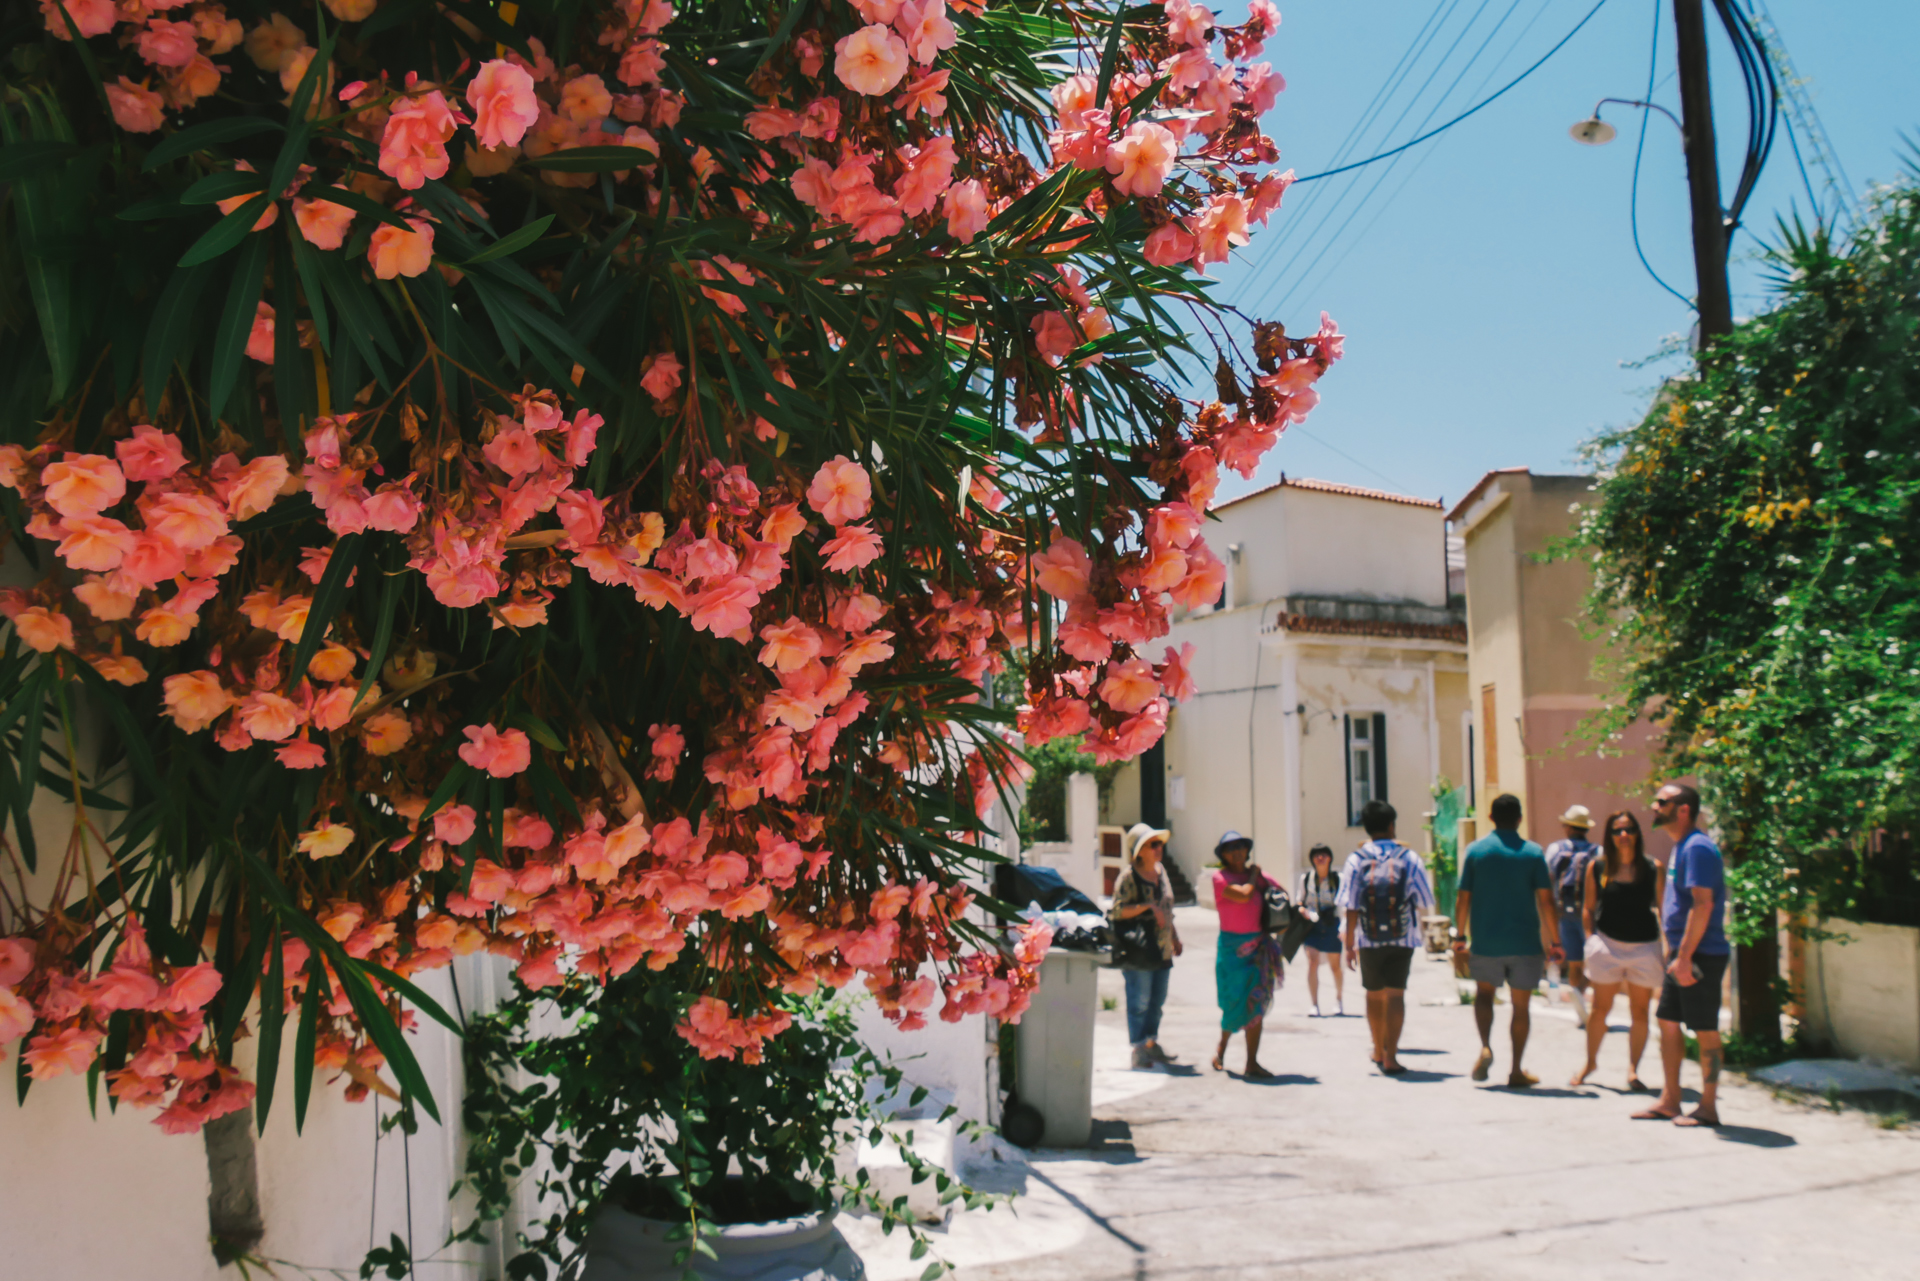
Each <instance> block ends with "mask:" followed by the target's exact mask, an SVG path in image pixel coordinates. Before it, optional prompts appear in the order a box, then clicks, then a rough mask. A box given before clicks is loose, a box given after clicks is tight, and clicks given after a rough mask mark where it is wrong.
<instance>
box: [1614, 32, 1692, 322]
mask: <svg viewBox="0 0 1920 1281" xmlns="http://www.w3.org/2000/svg"><path fill="white" fill-rule="evenodd" d="M1652 44H1653V47H1652V49H1651V51H1650V52H1649V53H1648V54H1647V95H1646V98H1645V99H1644V101H1646V102H1652V101H1653V87H1654V86H1653V77H1654V74H1655V73H1656V72H1657V71H1659V69H1660V6H1659V4H1658V3H1655V5H1654V6H1653V42H1652ZM1648 114H1649V113H1648V112H1647V111H1646V110H1644V109H1643V110H1642V111H1641V112H1640V140H1639V141H1638V142H1636V143H1635V144H1634V146H1633V187H1632V194H1631V195H1629V196H1628V197H1627V223H1628V225H1629V226H1630V227H1632V228H1633V252H1634V253H1636V254H1638V255H1639V256H1640V265H1641V266H1642V267H1645V268H1646V269H1647V274H1648V275H1649V276H1652V277H1653V279H1654V282H1655V283H1656V284H1658V285H1659V286H1660V287H1661V288H1662V289H1664V290H1666V291H1667V292H1668V293H1670V294H1672V295H1673V296H1674V297H1675V298H1678V299H1679V300H1680V304H1681V305H1682V306H1683V307H1685V308H1686V309H1687V310H1688V311H1692V310H1693V309H1694V307H1693V299H1691V298H1689V297H1687V296H1686V295H1685V294H1683V293H1681V292H1680V291H1679V290H1678V289H1675V288H1674V287H1673V286H1672V285H1670V284H1668V283H1667V282H1666V281H1665V280H1663V279H1661V277H1660V273H1659V272H1657V271H1655V270H1654V269H1653V264H1652V263H1650V262H1648V261H1647V251H1646V250H1645V249H1643V248H1641V247H1640V157H1641V155H1642V154H1643V153H1644V152H1645V151H1646V149H1647V116H1648Z"/></svg>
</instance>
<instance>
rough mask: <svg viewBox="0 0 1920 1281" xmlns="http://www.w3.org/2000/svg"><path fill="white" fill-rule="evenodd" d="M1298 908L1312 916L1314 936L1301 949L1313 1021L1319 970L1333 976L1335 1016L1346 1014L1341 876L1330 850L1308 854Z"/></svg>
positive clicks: (1318, 1012) (1317, 1003)
mask: <svg viewBox="0 0 1920 1281" xmlns="http://www.w3.org/2000/svg"><path fill="white" fill-rule="evenodd" d="M1300 906H1301V907H1302V908H1304V909H1305V910H1306V911H1307V912H1309V913H1311V914H1312V916H1313V932H1312V933H1311V934H1309V935H1307V937H1306V941H1305V942H1304V943H1303V944H1302V945H1301V946H1302V949H1303V950H1304V951H1305V952H1306V957H1307V995H1308V996H1309V997H1311V998H1312V999H1313V1017H1314V1018H1320V1017H1322V1015H1321V1010H1320V967H1321V966H1322V965H1325V966H1326V967H1327V973H1329V974H1331V975H1332V976H1333V999H1334V1009H1335V1012H1336V1013H1338V1014H1340V1015H1343V1016H1344V1015H1345V1014H1346V1012H1347V978H1346V974H1345V972H1344V971H1342V970H1341V968H1340V873H1338V872H1336V871H1334V870H1333V850H1331V849H1330V848H1328V847H1327V846H1325V845H1316V846H1314V847H1313V848H1312V849H1311V850H1309V851H1307V870H1306V871H1304V872H1302V873H1300Z"/></svg>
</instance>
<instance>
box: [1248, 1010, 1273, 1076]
mask: <svg viewBox="0 0 1920 1281" xmlns="http://www.w3.org/2000/svg"><path fill="white" fill-rule="evenodd" d="M1264 1026H1265V1020H1263V1019H1255V1020H1253V1022H1251V1023H1249V1024H1247V1079H1248V1080H1249V1081H1264V1080H1266V1079H1267V1078H1268V1077H1271V1076H1272V1075H1273V1073H1271V1072H1269V1071H1267V1070H1266V1069H1265V1068H1263V1067H1261V1066H1260V1033H1261V1031H1262V1029H1263V1028H1264Z"/></svg>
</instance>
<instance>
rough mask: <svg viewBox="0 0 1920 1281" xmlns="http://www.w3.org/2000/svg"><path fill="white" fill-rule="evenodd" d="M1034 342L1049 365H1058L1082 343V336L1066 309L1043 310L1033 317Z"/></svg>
mask: <svg viewBox="0 0 1920 1281" xmlns="http://www.w3.org/2000/svg"><path fill="white" fill-rule="evenodd" d="M1033 344H1034V346H1035V347H1037V348H1039V349H1040V355H1041V357H1042V358H1043V359H1045V360H1046V362H1047V363H1048V364H1049V365H1057V364H1059V363H1060V362H1061V361H1062V360H1065V359H1066V357H1067V353H1068V352H1070V351H1072V350H1073V349H1074V348H1075V347H1077V346H1079V345H1080V336H1079V335H1078V334H1076V333H1074V332H1073V324H1072V322H1071V321H1069V320H1068V319H1067V314H1066V313H1065V312H1064V311H1043V312H1041V313H1040V314H1039V315H1037V316H1035V317H1034V318H1033Z"/></svg>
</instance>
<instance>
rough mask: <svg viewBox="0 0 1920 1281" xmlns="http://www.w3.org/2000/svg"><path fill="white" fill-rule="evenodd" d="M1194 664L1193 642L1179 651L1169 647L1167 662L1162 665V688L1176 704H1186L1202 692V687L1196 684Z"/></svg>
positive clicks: (1189, 642)
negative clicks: (1193, 671) (1193, 670)
mask: <svg viewBox="0 0 1920 1281" xmlns="http://www.w3.org/2000/svg"><path fill="white" fill-rule="evenodd" d="M1192 664H1193V642H1192V641H1188V642H1187V643H1186V644H1184V645H1182V646H1181V647H1180V648H1179V650H1178V651H1175V650H1174V648H1173V647H1172V646H1171V645H1169V646H1168V647H1167V657H1166V661H1165V662H1164V663H1162V664H1161V665H1160V688H1161V689H1163V690H1165V691H1166V694H1167V697H1168V698H1171V699H1173V700H1174V701H1175V702H1181V703H1184V702H1185V701H1186V700H1188V699H1189V698H1192V697H1193V696H1194V695H1195V694H1197V693H1199V692H1200V687H1199V686H1198V685H1196V684H1194V680H1193V673H1192V670H1191V668H1192Z"/></svg>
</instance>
